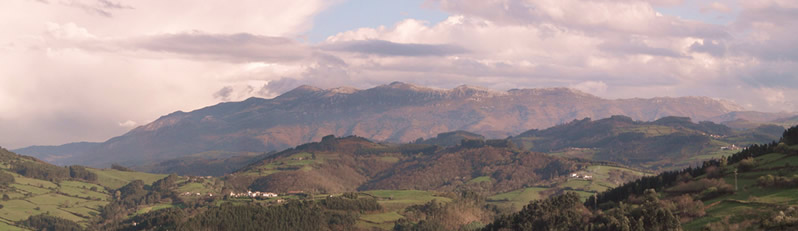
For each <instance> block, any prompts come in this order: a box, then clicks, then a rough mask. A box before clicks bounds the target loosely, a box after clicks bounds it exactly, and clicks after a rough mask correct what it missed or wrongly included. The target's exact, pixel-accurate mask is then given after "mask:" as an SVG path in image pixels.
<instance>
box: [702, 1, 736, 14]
mask: <svg viewBox="0 0 798 231" xmlns="http://www.w3.org/2000/svg"><path fill="white" fill-rule="evenodd" d="M712 11H715V12H719V13H729V12H731V11H732V9H731V7H729V6H727V5H726V4H723V3H720V2H712V3H709V4H707V5H706V6H704V7H701V12H702V13H706V12H712Z"/></svg>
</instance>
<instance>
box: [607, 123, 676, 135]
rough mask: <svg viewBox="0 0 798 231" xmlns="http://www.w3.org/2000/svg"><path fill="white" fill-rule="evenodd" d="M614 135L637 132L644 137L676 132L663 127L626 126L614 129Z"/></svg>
mask: <svg viewBox="0 0 798 231" xmlns="http://www.w3.org/2000/svg"><path fill="white" fill-rule="evenodd" d="M614 132H616V133H627V132H637V133H643V134H645V136H646V137H652V136H664V135H669V134H672V133H674V132H677V130H676V129H674V128H672V127H668V126H663V125H645V126H628V127H619V128H616V129H614Z"/></svg>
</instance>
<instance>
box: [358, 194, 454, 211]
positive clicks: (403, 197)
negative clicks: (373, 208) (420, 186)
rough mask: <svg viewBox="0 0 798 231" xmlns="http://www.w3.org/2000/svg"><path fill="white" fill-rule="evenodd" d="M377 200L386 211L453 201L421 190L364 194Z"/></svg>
mask: <svg viewBox="0 0 798 231" xmlns="http://www.w3.org/2000/svg"><path fill="white" fill-rule="evenodd" d="M362 193H364V194H367V195H371V196H374V197H376V198H377V201H378V202H379V203H380V205H382V206H383V207H384V208H385V210H386V211H396V210H399V209H404V208H406V207H408V206H411V205H420V204H424V203H427V202H429V201H432V200H437V201H440V202H449V201H451V200H452V199H450V198H446V197H440V196H435V193H433V192H430V191H420V190H372V191H364V192H362Z"/></svg>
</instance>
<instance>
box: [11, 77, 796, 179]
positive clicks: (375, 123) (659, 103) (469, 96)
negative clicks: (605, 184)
mask: <svg viewBox="0 0 798 231" xmlns="http://www.w3.org/2000/svg"><path fill="white" fill-rule="evenodd" d="M742 110H743V108H742V107H740V106H737V105H735V104H733V103H731V102H728V101H724V100H715V99H711V98H708V97H679V98H670V97H658V98H651V99H639V98H635V99H616V100H610V99H602V98H599V97H596V96H593V95H590V94H586V93H584V92H580V91H577V90H573V89H567V88H545V89H513V90H509V91H494V90H490V89H483V88H478V87H470V86H460V87H457V88H454V89H448V90H441V89H433V88H426V87H421V86H415V85H411V84H406V83H401V82H394V83H391V84H387V85H381V86H377V87H374V88H371V89H365V90H358V89H353V88H334V89H319V88H315V87H311V86H301V87H298V88H296V89H294V90H291V91H289V92H287V93H285V94H282V95H280V96H278V97H275V98H273V99H262V98H249V99H247V100H244V101H241V102H227V103H220V104H217V105H214V106H209V107H206V108H202V109H198V110H195V111H191V112H182V111H178V112H174V113H171V114H169V115H166V116H162V117H161V118H159V119H157V120H156V121H154V122H152V123H150V124H147V125H144V126H140V127H138V128H135V129H133V130H131V131H130V132H128V133H126V134H124V135H122V136H118V137H114V138H112V139H109V140H108V141H106V142H103V143H73V144H66V145H62V146H33V147H28V148H23V149H19V150H15V151H16V152H18V153H21V154H26V155H32V156H35V157H37V158H41V159H43V160H46V161H49V162H51V163H55V164H59V165H65V164H83V165H89V166H108V165H109V164H111V163H120V164H124V165H140V164H148V163H154V162H159V161H164V160H168V159H174V158H178V157H183V156H187V155H192V154H194V155H198V154H200V155H201V154H202V153H207V152H212V151H219V152H223V153H226V154H225V155H228V156H229V155H235V154H236V153H251V152H266V151H274V150H281V149H284V148H288V147H292V146H295V145H299V144H302V143H306V142H310V141H315V140H319V139H321V137H323V136H326V135H330V134H333V135H336V136H348V135H356V136H360V137H364V138H367V139H370V140H374V141H388V142H409V141H413V140H416V139H418V138H429V137H433V136H435V135H436V134H439V133H443V132H448V131H455V130H465V131H470V132H475V133H478V134H481V135H484V136H486V137H488V138H505V137H507V136H511V135H517V134H520V133H522V132H524V131H527V130H529V129H543V128H548V127H551V126H554V125H557V124H563V123H565V122H568V121H572V120H574V119H582V118H594V119H600V118H607V117H610V116H612V115H625V116H628V117H630V118H631V119H633V120H640V121H652V120H656V119H659V118H662V117H665V116H683V117H690V118H692V119H693V121H703V120H714V121H718V122H722V121H728V120H735V119H738V118H737V117H738V116H736V114H745V115H750V116H754V117H757V116H756V115H755V113H736V112H738V111H742ZM735 113H736V114H735ZM752 114H754V115H752ZM763 115H767V116H770V115H771V114H768V113H764V114H763ZM785 116H789V115H785ZM760 117H761V116H760ZM775 117H777V118H782V117H780V116H775ZM757 118H758V117H757Z"/></svg>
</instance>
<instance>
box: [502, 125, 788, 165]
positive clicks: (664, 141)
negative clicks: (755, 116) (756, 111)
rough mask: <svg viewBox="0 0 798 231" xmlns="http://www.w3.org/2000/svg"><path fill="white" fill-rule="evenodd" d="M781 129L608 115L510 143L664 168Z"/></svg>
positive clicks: (769, 137) (766, 138)
mask: <svg viewBox="0 0 798 231" xmlns="http://www.w3.org/2000/svg"><path fill="white" fill-rule="evenodd" d="M783 131H784V128H783V127H781V126H775V125H763V126H760V127H757V128H754V129H749V130H743V131H738V130H734V129H731V128H729V127H727V126H725V125H721V124H715V123H712V122H699V123H693V122H692V121H691V120H690V118H685V117H663V118H660V119H658V120H655V121H651V122H645V121H635V120H633V119H632V118H629V117H626V116H612V117H610V118H607V119H600V120H595V121H594V120H591V119H590V118H585V119H581V120H574V121H571V122H569V123H565V124H562V125H558V126H554V127H551V128H548V129H544V130H530V131H527V132H524V133H521V134H520V135H518V136H515V137H512V138H511V140H513V142H514V143H516V144H517V145H519V147H521V148H522V149H525V150H530V151H535V152H546V153H551V154H553V155H558V156H565V157H576V158H584V159H589V160H595V161H612V162H618V163H622V164H625V165H630V166H635V167H640V168H645V169H651V170H664V169H677V168H683V167H686V166H688V165H695V164H696V163H700V162H701V161H704V160H707V159H711V158H720V157H721V156H724V155H725V156H729V155H731V154H733V153H735V152H736V151H737V149H738V148H740V147H746V146H748V145H751V144H758V143H767V142H770V141H773V140H777V139H778V138H779V136H780V135H781V133H782V132H783Z"/></svg>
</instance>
